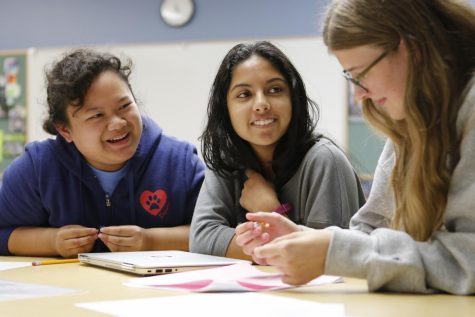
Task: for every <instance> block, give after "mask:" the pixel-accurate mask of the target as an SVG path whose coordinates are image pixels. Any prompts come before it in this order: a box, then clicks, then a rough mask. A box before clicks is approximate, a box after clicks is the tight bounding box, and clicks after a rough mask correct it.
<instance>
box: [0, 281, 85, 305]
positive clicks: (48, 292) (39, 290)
mask: <svg viewBox="0 0 475 317" xmlns="http://www.w3.org/2000/svg"><path fill="white" fill-rule="evenodd" d="M73 292H76V290H74V289H69V288H61V287H53V286H48V285H41V284H28V283H17V282H12V281H5V280H0V301H5V300H13V299H24V298H31V297H39V296H52V295H63V294H69V293H73Z"/></svg>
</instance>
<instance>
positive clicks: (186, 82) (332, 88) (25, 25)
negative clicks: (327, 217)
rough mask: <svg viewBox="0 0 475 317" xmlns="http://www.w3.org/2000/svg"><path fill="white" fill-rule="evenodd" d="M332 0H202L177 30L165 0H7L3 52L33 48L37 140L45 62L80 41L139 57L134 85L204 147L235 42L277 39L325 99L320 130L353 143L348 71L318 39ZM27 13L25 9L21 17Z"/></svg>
mask: <svg viewBox="0 0 475 317" xmlns="http://www.w3.org/2000/svg"><path fill="white" fill-rule="evenodd" d="M327 3H328V1H327V0H299V1H298V2H294V1H287V0H259V1H255V0H240V1H234V0H199V1H195V4H196V13H195V16H194V17H193V19H192V20H191V22H190V23H189V24H187V25H186V26H184V27H182V28H172V27H169V26H167V25H165V24H164V23H163V21H162V20H161V19H160V17H159V12H158V11H159V5H160V0H135V1H131V0H81V1H76V0H42V1H36V0H8V1H2V10H0V19H1V20H2V21H3V23H4V24H5V25H11V26H12V31H11V32H9V34H7V32H1V33H0V50H18V49H20V50H22V49H27V50H28V65H29V66H28V87H29V88H28V140H29V141H31V140H38V139H42V138H45V137H48V135H47V134H46V133H44V132H43V131H42V129H41V121H42V118H43V116H44V109H45V107H44V104H45V93H44V79H43V78H44V74H43V71H44V68H45V66H48V65H50V64H51V63H52V61H54V60H55V59H57V58H58V57H59V56H60V55H61V54H62V53H63V52H64V51H65V50H67V49H68V48H71V47H78V46H91V47H96V48H99V49H102V50H106V51H111V52H114V53H117V54H119V55H126V56H129V57H131V58H132V59H133V61H134V63H135V66H136V67H135V70H134V73H133V76H132V85H133V87H134V89H135V93H136V95H137V97H138V99H139V100H140V101H141V104H142V105H143V109H144V111H145V112H146V113H148V114H149V115H150V116H151V117H153V118H154V119H155V120H156V121H157V122H158V123H159V124H160V125H161V126H162V127H163V128H164V130H165V132H166V133H168V134H171V135H175V136H177V137H178V138H180V139H184V140H188V141H190V142H192V143H194V144H195V145H197V147H199V141H198V137H199V135H200V132H201V130H202V127H203V121H204V119H205V112H206V105H207V97H208V93H209V89H210V86H211V82H212V80H213V78H214V75H215V73H216V71H217V67H218V64H219V62H220V61H221V60H222V58H223V57H224V55H225V53H226V52H227V51H228V50H229V49H230V48H231V47H232V46H234V45H235V44H237V43H239V42H242V41H245V42H247V41H251V40H255V39H270V40H272V41H273V42H274V43H276V44H278V45H279V46H280V47H281V48H282V49H283V50H284V51H285V52H286V53H287V54H288V55H289V56H290V58H291V59H292V60H293V62H294V63H295V65H296V66H297V68H298V69H299V70H300V72H301V73H302V75H303V78H304V80H305V81H306V84H307V87H308V90H309V92H310V96H311V97H312V98H313V99H315V100H316V101H317V102H318V103H319V104H320V107H321V121H320V125H319V126H320V128H321V130H322V131H323V132H325V133H327V134H329V135H330V136H331V137H333V138H334V139H335V140H336V141H337V142H338V143H339V144H341V145H342V146H344V145H345V142H346V141H345V135H346V132H345V131H346V130H345V127H346V122H345V118H346V117H345V111H346V110H345V86H344V82H343V79H342V77H341V75H340V72H341V69H340V67H339V66H338V65H337V64H336V62H335V59H334V58H333V57H332V56H329V55H328V53H327V51H326V49H325V48H324V47H323V45H322V43H321V39H320V38H319V34H320V17H321V16H322V14H323V12H324V7H325V6H326V4H327ZM18 17H21V19H19V18H18Z"/></svg>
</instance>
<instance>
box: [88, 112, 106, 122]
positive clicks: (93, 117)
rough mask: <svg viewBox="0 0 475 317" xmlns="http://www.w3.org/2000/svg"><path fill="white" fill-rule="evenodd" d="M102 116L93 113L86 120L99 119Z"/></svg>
mask: <svg viewBox="0 0 475 317" xmlns="http://www.w3.org/2000/svg"><path fill="white" fill-rule="evenodd" d="M102 116H103V114H102V113H95V114H93V115H92V116H90V117H88V118H87V120H93V119H99V118H101V117H102Z"/></svg>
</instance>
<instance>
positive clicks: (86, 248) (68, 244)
mask: <svg viewBox="0 0 475 317" xmlns="http://www.w3.org/2000/svg"><path fill="white" fill-rule="evenodd" d="M96 239H97V229H96V228H87V227H83V226H80V225H67V226H63V227H61V228H59V229H58V230H57V231H56V232H55V238H54V244H55V249H56V251H57V253H58V254H59V255H61V256H62V257H64V258H70V257H74V256H77V255H78V254H79V253H84V252H90V251H91V250H92V248H93V247H94V242H95V241H96Z"/></svg>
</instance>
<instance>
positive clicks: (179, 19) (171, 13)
mask: <svg viewBox="0 0 475 317" xmlns="http://www.w3.org/2000/svg"><path fill="white" fill-rule="evenodd" d="M194 13H195V2H194V1H193V0H162V3H161V4H160V16H161V17H162V19H163V21H164V22H165V23H166V24H168V25H170V26H173V27H180V26H183V25H185V24H187V23H188V22H190V20H191V18H193V15H194Z"/></svg>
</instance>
